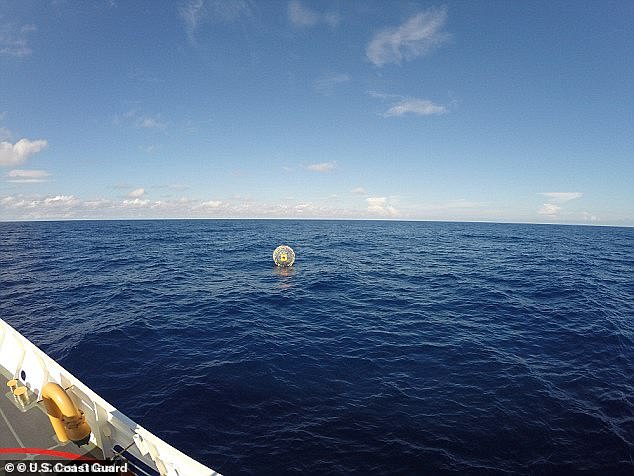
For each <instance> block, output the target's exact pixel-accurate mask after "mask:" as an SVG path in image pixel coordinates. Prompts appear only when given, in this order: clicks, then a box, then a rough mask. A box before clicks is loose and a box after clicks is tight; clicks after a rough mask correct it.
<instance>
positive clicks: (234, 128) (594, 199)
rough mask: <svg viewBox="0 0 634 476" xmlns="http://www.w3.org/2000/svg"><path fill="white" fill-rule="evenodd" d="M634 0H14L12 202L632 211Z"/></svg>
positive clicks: (575, 218)
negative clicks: (512, 0)
mask: <svg viewBox="0 0 634 476" xmlns="http://www.w3.org/2000/svg"><path fill="white" fill-rule="evenodd" d="M633 25H634V2H632V1H629V0H624V1H617V2H609V1H603V2H599V1H577V2H565V1H555V2H553V1H546V2H538V1H531V2H503V1H492V2H487V1H478V2H465V1H457V2H452V1H445V2H426V1H397V0H394V1H372V0H367V1H366V0H358V1H355V0H339V1H335V0H333V1H325V0H324V1H308V0H291V1H251V0H233V1H231V0H223V1H221V0H182V1H174V2H155V1H135V2H128V1H123V0H111V1H105V0H95V1H70V0H68V1H64V0H56V1H30V0H22V1H17V0H15V1H6V0H0V220H3V221H11V220H43V219H51V220H54V219H55V220H56V219H119V218H216V217H222V218H225V217H227V218H243V217H244V218H324V219H331V218H334V219H398V220H451V221H494V222H525V223H579V224H597V225H616V226H634V86H633V85H634V54H632V52H633V51H634V35H633V34H632V28H633Z"/></svg>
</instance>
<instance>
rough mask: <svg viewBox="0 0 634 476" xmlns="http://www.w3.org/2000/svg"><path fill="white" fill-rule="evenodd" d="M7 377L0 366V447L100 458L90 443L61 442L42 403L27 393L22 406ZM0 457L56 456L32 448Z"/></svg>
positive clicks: (29, 458) (36, 457) (15, 458)
mask: <svg viewBox="0 0 634 476" xmlns="http://www.w3.org/2000/svg"><path fill="white" fill-rule="evenodd" d="M9 380H10V376H8V375H7V374H6V371H5V369H3V368H1V367H0V389H1V390H0V429H2V431H0V449H8V448H29V449H33V450H54V451H60V452H66V453H73V454H76V455H82V456H87V457H90V458H95V459H103V453H102V452H101V450H100V449H99V448H98V447H96V446H95V445H94V444H92V443H90V444H88V445H83V446H82V447H81V448H80V447H77V445H75V444H74V443H73V442H70V441H68V442H66V443H61V442H60V441H59V440H58V439H57V437H56V436H55V431H54V430H53V427H52V426H51V422H50V420H49V418H48V415H47V414H46V410H45V408H44V404H43V403H41V402H36V401H35V396H34V395H32V394H31V395H30V396H31V402H30V403H29V404H28V405H26V407H22V406H21V405H20V404H19V403H18V402H16V400H15V398H14V397H13V394H12V393H11V392H10V391H9V387H7V382H8V381H9ZM5 429H6V431H5ZM3 453H4V452H3ZM0 459H4V460H7V459H11V460H41V459H46V460H52V459H60V458H56V457H54V456H50V455H41V454H36V453H35V452H34V453H28V454H19V453H18V454H12V453H8V454H2V455H0Z"/></svg>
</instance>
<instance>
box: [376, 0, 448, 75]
mask: <svg viewBox="0 0 634 476" xmlns="http://www.w3.org/2000/svg"><path fill="white" fill-rule="evenodd" d="M446 20H447V10H446V9H445V8H439V9H436V8H431V9H429V10H426V11H424V12H421V13H418V14H417V15H414V16H413V17H411V18H409V19H408V20H407V21H406V22H405V23H403V24H402V25H400V26H398V27H394V28H386V29H384V30H381V31H380V32H378V33H377V34H376V35H375V36H374V38H372V40H371V41H370V43H369V44H368V46H367V48H366V55H367V57H368V59H369V60H370V61H371V62H372V63H374V64H375V65H376V66H384V65H386V64H388V63H396V64H400V63H401V62H402V61H403V60H405V61H409V60H413V59H414V58H417V57H419V56H423V55H425V54H427V53H429V52H431V51H433V50H434V49H435V48H437V47H439V46H440V45H441V44H443V43H444V42H445V41H447V39H448V38H449V34H448V33H445V32H443V31H442V28H443V27H444V25H445V22H446Z"/></svg>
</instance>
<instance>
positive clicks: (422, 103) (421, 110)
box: [383, 98, 448, 117]
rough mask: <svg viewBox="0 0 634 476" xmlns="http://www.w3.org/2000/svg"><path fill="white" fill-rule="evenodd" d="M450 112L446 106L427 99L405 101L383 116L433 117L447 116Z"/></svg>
mask: <svg viewBox="0 0 634 476" xmlns="http://www.w3.org/2000/svg"><path fill="white" fill-rule="evenodd" d="M447 111H448V108H447V107H446V106H443V105H440V104H435V103H433V102H431V101H429V100H427V99H416V98H410V99H404V100H402V101H400V102H398V103H396V104H395V105H394V106H392V107H391V108H389V109H388V110H387V111H386V112H385V113H384V114H383V116H385V117H397V116H404V115H405V114H414V115H416V116H431V115H434V114H445V113H446V112H447Z"/></svg>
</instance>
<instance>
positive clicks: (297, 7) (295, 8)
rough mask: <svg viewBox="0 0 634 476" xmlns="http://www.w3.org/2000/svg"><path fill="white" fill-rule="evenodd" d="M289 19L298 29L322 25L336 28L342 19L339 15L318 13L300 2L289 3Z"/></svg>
mask: <svg viewBox="0 0 634 476" xmlns="http://www.w3.org/2000/svg"><path fill="white" fill-rule="evenodd" d="M288 18H289V20H290V21H291V23H292V24H293V26H294V27H296V28H305V27H311V26H315V25H317V24H320V23H324V24H326V25H328V26H330V27H335V26H337V25H338V24H339V22H340V21H341V17H340V16H339V15H338V14H337V13H333V12H328V13H318V12H316V11H314V10H311V9H310V8H308V7H306V6H304V5H303V4H302V3H301V2H299V1H298V0H291V2H289V4H288Z"/></svg>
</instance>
